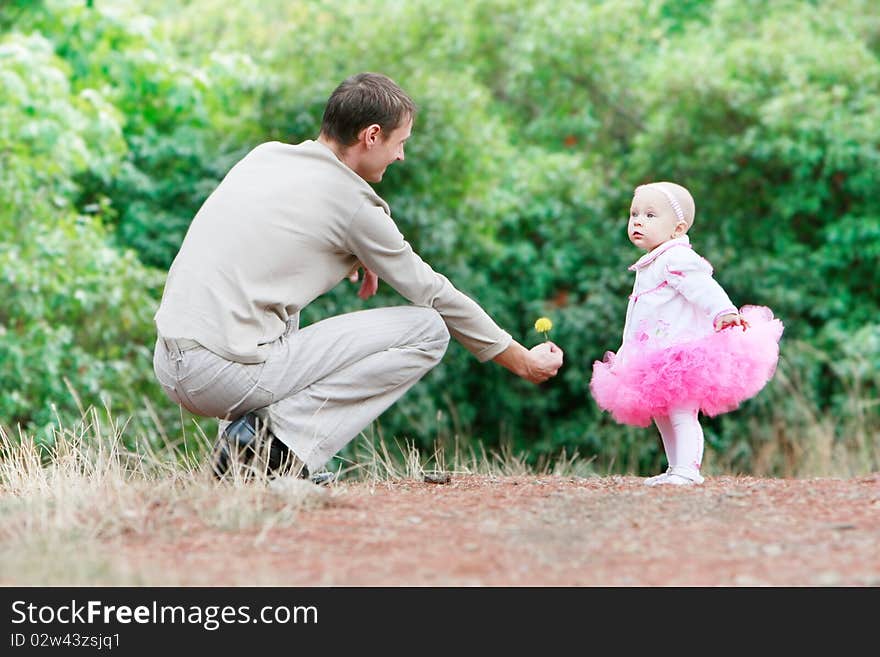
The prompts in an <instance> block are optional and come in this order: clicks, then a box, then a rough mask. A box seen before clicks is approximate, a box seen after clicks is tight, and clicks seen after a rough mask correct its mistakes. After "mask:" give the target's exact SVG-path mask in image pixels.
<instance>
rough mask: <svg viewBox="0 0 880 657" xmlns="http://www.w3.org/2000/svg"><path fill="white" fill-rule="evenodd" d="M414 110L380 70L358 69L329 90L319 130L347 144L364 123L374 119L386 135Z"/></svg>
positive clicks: (393, 83)
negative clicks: (369, 71) (361, 71)
mask: <svg viewBox="0 0 880 657" xmlns="http://www.w3.org/2000/svg"><path fill="white" fill-rule="evenodd" d="M415 113H416V104H415V103H414V102H413V101H412V99H411V98H410V97H409V96H407V95H406V93H405V92H404V91H403V89H401V88H400V87H398V86H397V84H396V83H395V82H394V80H392V79H391V78H389V77H387V76H385V75H382V74H381V73H358V74H357V75H352V76H351V77H350V78H348V79H346V80H344V81H343V82H342V84H340V85H339V86H338V87H336V89H335V90H334V91H333V93H332V94H330V98H329V100H328V101H327V107H325V108H324V118H323V120H322V121H321V134H322V135H325V136H326V137H329V138H330V139H332V140H333V141H335V142H337V143H340V144H342V145H343V146H351V145H352V144H353V143H355V142H356V141H357V136H358V133H359V132H360V131H361V130H363V129H364V128H366V127H367V126H369V125H372V124H374V123H376V124H378V125H379V127H381V128H382V132H383V133H384V134H385V136H387V135H388V133H390V132H391V131H392V130H394V129H395V128H398V127H400V126H401V125H402V124H403V122H404V121H405V120H406V119H407V118H408V117H411V116H414V115H415Z"/></svg>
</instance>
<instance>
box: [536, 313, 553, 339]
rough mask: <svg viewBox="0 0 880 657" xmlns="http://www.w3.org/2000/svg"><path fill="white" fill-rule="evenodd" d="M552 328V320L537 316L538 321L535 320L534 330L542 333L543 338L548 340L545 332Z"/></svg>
mask: <svg viewBox="0 0 880 657" xmlns="http://www.w3.org/2000/svg"><path fill="white" fill-rule="evenodd" d="M552 328H553V322H551V321H550V318H548V317H539V318H538V321H536V322H535V330H536V331H537V332H538V333H543V334H544V339H545V340H548V339H549V338H548V337H547V334H548V333H549V332H550V329H552Z"/></svg>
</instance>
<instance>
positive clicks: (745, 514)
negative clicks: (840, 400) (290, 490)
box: [113, 473, 880, 586]
mask: <svg viewBox="0 0 880 657" xmlns="http://www.w3.org/2000/svg"><path fill="white" fill-rule="evenodd" d="M300 483H302V482H300ZM219 492H220V493H221V494H222V489H220V490H219ZM298 494H299V493H298ZM279 499H283V494H282V495H281V496H280V497H279ZM315 499H316V500H319V502H318V503H315V504H311V505H305V506H301V507H300V508H299V509H298V510H297V511H296V514H295V518H294V520H293V521H292V522H288V523H284V524H285V525H286V526H281V524H279V525H277V526H273V525H272V523H271V522H270V523H264V524H263V525H261V526H260V527H259V528H257V529H254V528H251V529H240V530H233V531H229V530H218V529H217V528H216V527H213V528H212V527H209V526H207V525H205V524H203V523H201V522H200V520H199V518H198V517H186V516H185V515H181V514H177V515H175V516H174V517H175V522H176V523H178V524H179V529H180V531H179V532H176V533H174V534H169V533H168V532H156V534H155V537H151V536H150V535H145V534H141V533H138V534H137V535H133V536H131V537H129V538H128V539H126V538H125V537H123V539H122V543H121V544H117V545H116V546H115V547H114V549H113V553H114V554H115V555H117V556H116V559H117V561H118V564H117V566H116V567H117V568H121V567H123V564H124V568H125V570H126V571H127V572H129V573H139V576H138V577H139V578H140V581H142V582H143V583H147V584H160V585H162V584H174V585H184V586H188V585H228V586H239V585H250V584H254V585H274V586H597V585H598V586H764V585H767V586H880V473H875V474H873V475H869V476H865V477H858V478H853V479H830V478H821V479H760V478H753V477H730V476H720V477H713V478H708V479H707V480H706V483H705V484H704V485H702V486H698V487H692V488H677V487H657V488H649V487H646V486H643V485H642V484H641V480H640V479H638V478H636V477H620V476H611V477H588V478H576V477H558V476H535V475H532V476H517V477H491V476H478V475H456V474H453V475H452V477H451V480H450V482H449V483H448V484H434V483H425V482H422V481H413V480H398V481H388V482H381V483H372V484H371V483H345V482H341V483H338V484H335V485H334V486H331V487H330V488H329V489H323V492H322V493H317V492H316V493H315ZM157 513H161V509H160V510H157ZM169 536H173V537H174V538H169ZM117 540H118V539H117Z"/></svg>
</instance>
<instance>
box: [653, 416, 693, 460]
mask: <svg viewBox="0 0 880 657" xmlns="http://www.w3.org/2000/svg"><path fill="white" fill-rule="evenodd" d="M698 412H699V409H698V408H677V409H675V410H673V411H670V413H669V415H666V416H659V417H655V418H654V424H656V425H657V428H658V429H659V430H660V437H661V438H663V449H664V450H665V451H666V460H667V461H669V465H670V467H676V466H679V467H688V468H696V470H697V472H699V471H700V464H701V463H702V462H703V427H701V426H700V421H699V420H698V419H697V413H698Z"/></svg>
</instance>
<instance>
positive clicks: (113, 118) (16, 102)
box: [0, 34, 161, 437]
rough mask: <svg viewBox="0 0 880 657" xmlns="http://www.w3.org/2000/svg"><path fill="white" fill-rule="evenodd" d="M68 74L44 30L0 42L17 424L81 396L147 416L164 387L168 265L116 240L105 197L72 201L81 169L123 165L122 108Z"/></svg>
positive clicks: (73, 406) (3, 284) (7, 335)
mask: <svg viewBox="0 0 880 657" xmlns="http://www.w3.org/2000/svg"><path fill="white" fill-rule="evenodd" d="M69 75H70V71H69V68H68V67H67V66H66V65H65V63H64V62H63V61H61V60H60V59H58V58H57V57H56V56H55V55H54V54H53V52H52V47H51V44H50V43H49V42H48V41H46V40H45V39H44V38H42V37H41V36H38V35H31V36H22V35H18V34H12V35H9V36H7V37H5V38H3V39H2V41H0V79H2V80H3V88H4V90H5V92H6V93H5V102H4V103H3V104H2V106H0V154H2V165H0V189H2V191H3V202H2V203H0V231H2V234H3V235H4V242H3V244H2V248H0V298H2V299H3V307H2V309H0V390H3V395H2V396H0V417H2V418H3V424H5V425H8V426H15V425H16V424H19V425H21V426H23V427H27V428H42V427H48V426H50V425H51V424H53V422H54V421H55V419H56V416H60V417H61V418H64V419H67V418H69V417H75V416H76V415H78V413H79V412H78V408H77V404H78V403H82V404H96V405H100V404H103V403H107V404H116V405H120V406H122V407H123V408H125V409H126V410H128V411H129V412H130V413H137V412H138V411H137V409H141V411H140V413H139V414H140V415H141V416H143V417H145V416H146V410H145V409H144V396H147V397H149V396H153V397H155V396H156V395H155V386H154V385H153V383H152V381H151V376H150V367H149V365H150V358H149V349H148V345H149V344H150V342H151V340H152V339H154V338H152V335H151V334H152V331H151V328H150V317H151V313H152V311H153V308H154V307H155V298H156V294H157V293H158V290H159V289H160V288H159V286H160V284H161V275H160V274H159V273H158V272H152V271H148V270H146V269H145V268H144V267H143V266H142V265H141V264H140V263H139V262H138V260H137V258H136V257H135V255H134V254H133V253H131V252H127V253H125V252H120V251H117V250H116V249H114V248H112V247H111V246H110V245H109V244H108V242H107V239H106V235H105V230H104V228H103V225H102V222H101V213H102V211H103V208H102V207H101V206H95V207H94V208H91V209H90V210H89V211H90V212H91V214H81V213H78V212H77V211H76V208H75V207H74V205H73V201H74V199H75V198H76V197H77V194H78V191H79V190H78V186H77V184H76V182H75V179H76V178H77V176H79V175H80V174H81V173H83V172H89V173H90V174H91V175H92V176H94V177H96V178H104V179H110V178H112V176H113V175H114V172H115V171H117V170H118V165H119V161H120V159H121V158H122V157H124V155H125V153H126V144H125V141H124V140H123V139H122V130H121V126H120V124H119V117H120V115H119V113H118V112H117V111H116V110H115V108H114V107H113V106H112V105H110V104H109V103H108V102H107V101H106V99H105V98H103V97H102V96H101V94H100V93H98V92H96V91H95V90H91V89H85V90H82V91H79V92H77V91H75V90H73V89H72V88H71V86H70V83H69ZM68 384H69V385H70V386H71V388H72V389H73V392H74V393H75V394H76V395H79V397H80V400H77V399H76V397H74V395H73V394H72V392H71V390H69V389H68ZM43 435H44V437H45V436H46V434H43Z"/></svg>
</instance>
